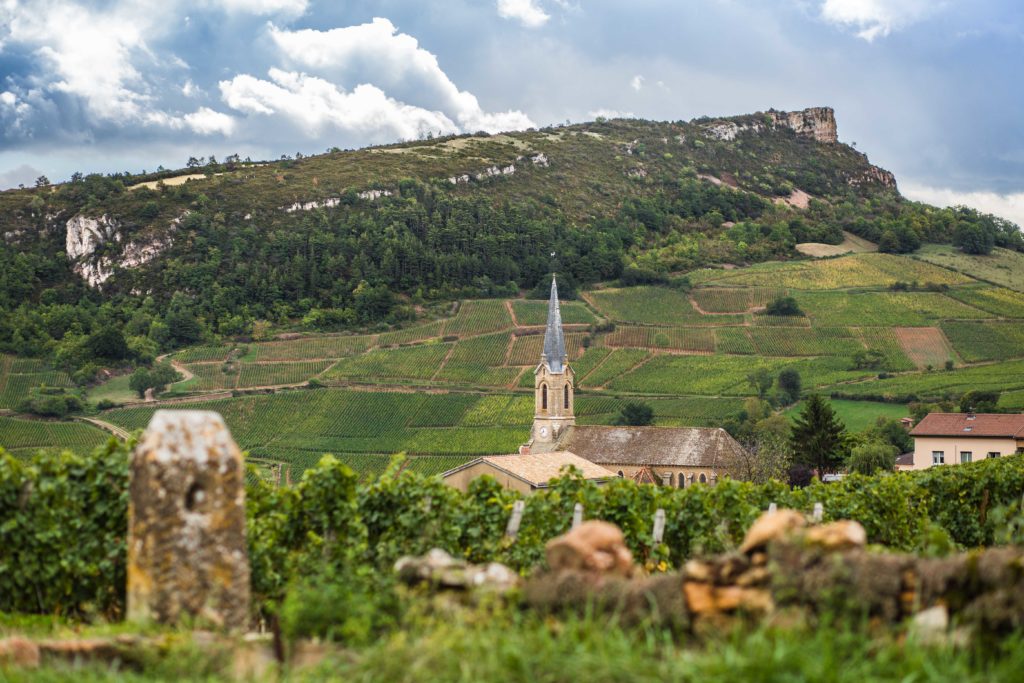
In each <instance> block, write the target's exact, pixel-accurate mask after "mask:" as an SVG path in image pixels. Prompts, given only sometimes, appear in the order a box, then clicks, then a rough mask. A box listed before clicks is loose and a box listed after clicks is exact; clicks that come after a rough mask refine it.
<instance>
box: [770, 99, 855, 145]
mask: <svg viewBox="0 0 1024 683" xmlns="http://www.w3.org/2000/svg"><path fill="white" fill-rule="evenodd" d="M768 116H769V117H770V118H771V120H772V121H773V122H774V124H775V125H776V126H783V127H786V128H792V129H793V131H794V132H796V134H797V135H802V136H805V137H809V138H813V139H815V140H817V141H818V142H830V143H834V142H839V135H838V134H837V132H836V113H835V111H834V110H833V109H832V107H808V108H807V109H804V110H802V111H775V110H771V109H770V110H768Z"/></svg>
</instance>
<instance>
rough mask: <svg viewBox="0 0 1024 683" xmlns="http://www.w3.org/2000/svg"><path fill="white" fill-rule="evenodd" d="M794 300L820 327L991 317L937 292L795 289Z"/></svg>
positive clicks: (889, 324)
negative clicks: (796, 291) (797, 290)
mask: <svg viewBox="0 0 1024 683" xmlns="http://www.w3.org/2000/svg"><path fill="white" fill-rule="evenodd" d="M796 300H797V302H798V303H799V305H800V308H801V309H803V311H804V312H805V313H807V315H808V316H809V317H810V318H811V320H812V322H813V324H814V325H815V326H819V327H833V326H841V325H858V326H862V327H892V326H897V325H900V326H905V327H911V326H928V325H931V324H933V323H935V322H936V321H938V320H948V319H951V318H967V319H975V318H991V317H993V316H992V314H991V313H987V312H985V311H982V310H980V309H977V308H974V307H973V306H968V305H966V304H964V303H961V302H959V301H957V300H955V299H952V298H950V297H948V296H946V295H944V294H940V293H938V292H856V293H852V292H798V293H797V294H796Z"/></svg>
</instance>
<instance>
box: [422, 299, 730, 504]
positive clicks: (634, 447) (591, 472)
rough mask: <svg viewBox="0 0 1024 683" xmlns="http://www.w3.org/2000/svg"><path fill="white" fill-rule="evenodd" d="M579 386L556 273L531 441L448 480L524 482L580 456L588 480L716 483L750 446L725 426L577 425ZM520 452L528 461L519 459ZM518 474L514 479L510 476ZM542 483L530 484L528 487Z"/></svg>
mask: <svg viewBox="0 0 1024 683" xmlns="http://www.w3.org/2000/svg"><path fill="white" fill-rule="evenodd" d="M575 393H576V375H575V373H574V372H573V369H572V367H571V366H570V365H569V359H568V355H567V353H566V350H565V333H564V331H563V329H562V313H561V308H560V305H559V302H558V284H557V282H556V281H555V280H554V279H552V281H551V297H550V299H549V301H548V318H547V328H546V329H545V331H544V347H543V351H542V353H541V359H540V363H538V365H537V368H536V370H535V371H534V418H533V429H532V431H531V435H530V440H529V441H528V442H527V443H526V444H524V445H523V446H522V447H521V448H520V452H519V455H512V456H496V457H486V458H478V459H477V460H474V461H472V462H470V463H466V464H465V465H462V466H461V467H458V468H455V469H453V470H450V471H448V472H445V473H444V474H443V475H442V476H443V478H444V480H445V481H446V482H447V483H449V484H451V485H453V486H458V487H459V488H465V486H467V485H468V482H469V480H471V479H472V478H473V477H476V476H479V475H480V474H484V473H487V474H491V475H492V476H496V475H495V472H502V474H501V476H503V477H506V479H504V480H503V481H507V482H508V483H507V484H506V485H507V486H508V487H509V488H517V487H520V486H523V485H525V482H526V481H527V480H530V481H534V482H535V481H536V477H537V476H540V473H541V469H542V468H541V466H540V465H539V463H545V467H548V468H553V469H554V472H555V475H557V473H558V471H559V469H560V468H561V467H563V466H564V465H567V464H574V465H576V466H578V464H579V463H580V462H583V463H587V464H588V465H589V467H587V468H583V467H579V469H580V470H581V471H582V472H583V473H584V477H586V478H588V479H594V480H600V479H601V478H602V477H603V476H605V475H604V474H602V472H606V473H607V476H609V477H623V478H626V477H628V478H631V479H633V480H635V481H637V482H641V483H649V484H661V485H663V486H678V487H680V488H682V487H684V486H690V485H693V484H714V483H716V482H717V481H718V479H719V477H722V476H724V475H726V474H730V475H732V476H734V477H735V476H736V475H737V467H736V466H737V464H738V462H739V461H740V459H741V457H742V454H743V447H742V446H740V444H739V443H737V442H736V440H735V439H733V438H732V436H730V435H729V434H728V432H726V431H725V430H724V429H720V428H698V427H626V426H621V427H620V426H596V425H594V426H591V425H587V426H583V425H577V424H576V414H575ZM517 458H518V459H522V462H523V463H524V464H523V465H521V466H514V465H513V464H512V463H514V462H515V461H516V459H517ZM499 468H502V469H499ZM595 468H596V469H595ZM526 470H529V472H527V471H526ZM513 472H515V473H516V474H515V475H514V474H513ZM517 476H518V479H516V480H515V483H513V479H508V478H507V477H513V478H514V477H517ZM552 476H554V475H552ZM531 477H533V479H531ZM499 480H502V479H499ZM544 481H546V480H544ZM536 488H538V487H536V486H533V485H532V484H531V488H530V489H529V490H536ZM517 490H522V489H518V488H517Z"/></svg>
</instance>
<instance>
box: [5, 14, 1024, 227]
mask: <svg viewBox="0 0 1024 683" xmlns="http://www.w3.org/2000/svg"><path fill="white" fill-rule="evenodd" d="M1022 66H1024V2H1022V1H1021V0H629V2H624V1H622V0H617V1H616V0H434V1H433V2H425V1H424V0H415V1H414V0H408V1H407V0H378V1H377V2H369V1H360V0H344V1H339V0H0V188H8V187H14V186H17V185H18V184H19V183H25V184H26V185H30V184H32V183H33V182H34V180H35V178H36V177H38V176H39V175H43V174H45V175H46V176H47V177H49V178H50V179H51V180H52V181H54V182H57V181H61V180H65V179H67V178H68V177H70V175H71V173H73V172H75V171H81V172H85V173H89V172H104V173H107V172H113V171H132V172H138V171H141V170H143V169H146V170H154V169H156V168H157V167H158V166H160V165H162V166H165V167H167V168H179V167H182V166H184V164H185V161H186V160H187V159H188V158H189V157H190V156H197V157H199V156H209V155H211V154H214V155H216V156H217V157H218V158H223V157H224V156H226V155H229V154H233V153H237V154H240V155H241V156H242V157H243V158H244V157H246V156H249V157H252V158H253V159H274V158H279V157H280V156H281V155H282V154H288V155H294V154H295V153H296V152H301V153H303V154H315V153H319V152H323V151H325V150H327V149H329V148H331V147H341V148H356V147H361V146H364V145H367V144H375V143H383V142H394V141H398V140H406V139H416V138H418V137H421V136H424V135H426V134H427V133H435V134H438V133H441V134H443V133H458V132H473V131H478V130H486V131H490V132H496V131H500V130H511V129H522V128H528V127H532V126H544V125H550V124H557V123H563V122H566V121H572V122H579V121H586V120H591V119H593V118H595V117H597V116H599V115H603V116H636V117H641V118H648V119H656V120H680V119H684V120H688V119H691V118H694V117H697V116H703V115H709V116H726V115H731V114H742V113H750V112H754V111H763V110H766V109H768V108H773V107H774V108H775V109H782V110H792V109H802V108H804V107H809V106H831V107H834V108H835V110H836V118H837V121H838V127H839V137H840V140H842V141H844V142H847V143H851V144H852V143H855V144H856V147H857V149H859V150H861V151H862V152H865V153H866V154H867V155H868V156H869V158H870V159H871V161H872V162H873V163H875V164H878V165H880V166H882V167H884V168H887V169H889V170H891V171H893V172H894V173H895V174H896V177H897V180H898V182H899V186H900V190H901V191H902V192H903V193H904V194H905V195H907V196H909V197H911V198H913V199H920V200H922V201H928V202H931V203H935V204H939V205H952V204H959V203H963V204H967V205H969V206H974V207H976V208H979V209H981V210H985V211H990V212H992V213H996V214H998V215H1001V216H1003V217H1005V218H1009V219H1011V220H1014V221H1015V222H1017V223H1018V224H1021V225H1024V125H1022V117H1021V112H1022V111H1024V87H1022V85H1024V82H1022V81H1024V79H1022V76H1021V72H1022Z"/></svg>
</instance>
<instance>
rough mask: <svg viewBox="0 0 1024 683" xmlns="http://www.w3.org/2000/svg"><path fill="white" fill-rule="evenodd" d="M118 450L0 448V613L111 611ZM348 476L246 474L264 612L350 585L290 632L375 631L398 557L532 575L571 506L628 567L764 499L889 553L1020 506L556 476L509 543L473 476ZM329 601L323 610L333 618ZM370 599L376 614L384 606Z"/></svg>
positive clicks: (868, 488)
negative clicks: (458, 479) (615, 530)
mask: <svg viewBox="0 0 1024 683" xmlns="http://www.w3.org/2000/svg"><path fill="white" fill-rule="evenodd" d="M129 447H130V446H125V445H120V444H116V443H112V444H110V445H108V446H106V447H104V448H101V449H97V451H95V452H94V453H93V454H92V455H89V456H75V455H72V454H70V453H64V454H54V453H43V454H39V455H37V456H34V457H33V458H31V459H30V460H27V461H21V460H16V459H14V458H13V457H11V456H9V455H6V454H3V453H2V452H0V548H3V549H4V553H3V554H0V611H12V610H13V611H19V612H30V613H42V614H61V613H62V614H82V613H85V612H88V611H89V610H90V609H93V610H97V611H99V612H102V613H104V614H108V615H116V614H119V613H120V612H121V611H122V610H123V604H124V603H123V600H124V585H125V559H126V558H125V542H124V532H125V528H126V525H127V505H128V498H127V496H128V494H127V485H128V471H127V457H128V452H129V451H128V449H129ZM805 474H806V473H805ZM808 480H809V476H808ZM357 481H358V478H357V476H356V475H355V473H354V472H353V471H352V470H351V469H350V468H349V467H347V466H346V465H343V464H341V463H340V462H338V461H337V460H336V459H335V458H333V457H332V456H324V458H323V459H322V460H321V461H320V463H319V464H318V465H317V466H316V467H314V468H311V469H309V470H307V471H306V473H305V474H304V476H303V479H302V481H301V482H300V483H298V484H296V485H294V486H291V487H275V486H273V485H271V484H269V483H267V482H266V481H264V480H263V479H260V478H259V477H251V478H249V483H248V485H247V487H246V497H247V505H246V513H247V534H248V544H249V558H250V564H251V567H252V591H253V598H254V603H255V606H256V608H257V609H258V610H259V611H261V612H264V613H266V612H267V611H269V610H272V609H273V610H276V609H278V608H279V606H280V605H281V601H282V600H283V599H284V596H285V594H286V593H287V589H288V587H289V586H296V590H297V591H298V595H300V596H303V595H304V596H309V595H314V594H316V592H317V591H318V590H320V589H321V588H323V587H324V586H326V585H327V583H329V582H331V581H333V580H334V579H339V578H343V579H344V580H345V581H349V582H351V585H349V586H345V587H338V588H336V589H332V591H333V592H327V593H325V597H324V600H323V601H322V604H308V605H306V604H301V601H300V602H295V601H293V602H291V603H289V604H288V605H286V609H285V611H284V613H283V614H282V618H283V621H284V624H285V626H286V628H287V629H292V630H293V631H294V632H295V633H299V634H301V633H309V634H318V635H326V636H330V637H334V638H339V639H343V640H350V639H351V640H355V641H358V640H360V639H362V638H366V637H372V636H373V634H374V633H375V631H376V629H378V628H380V627H381V625H382V623H381V622H380V621H375V620H374V619H376V617H373V618H370V617H368V616H367V614H366V613H364V612H362V611H361V610H360V608H358V606H357V603H358V602H359V601H361V600H377V599H378V597H377V596H376V593H377V592H381V593H383V592H384V589H383V588H381V589H380V590H379V591H378V588H377V587H381V586H386V584H387V581H388V580H389V578H388V577H390V573H391V571H392V566H393V564H394V562H395V560H397V559H398V558H399V557H400V556H402V555H406V554H419V553H424V552H426V551H427V550H429V549H431V548H435V547H438V548H442V549H444V550H446V551H448V552H449V553H451V554H452V555H454V556H456V557H465V558H467V559H468V560H470V561H472V562H488V561H492V560H494V561H499V562H504V563H506V564H508V565H510V566H512V567H513V568H515V569H518V570H522V571H526V570H528V569H530V568H532V567H535V566H536V565H538V564H539V563H541V562H543V559H544V544H545V543H546V542H547V541H548V540H550V539H551V538H553V537H554V536H556V535H558V534H560V533H563V532H564V531H566V530H567V529H568V528H569V525H570V522H571V519H572V511H573V507H574V506H575V504H576V503H581V504H582V505H583V507H584V516H585V517H586V518H588V519H595V518H596V519H605V520H608V521H610V522H614V523H615V524H617V525H619V526H620V527H621V528H622V530H623V532H624V533H625V535H626V540H627V543H628V544H629V546H630V549H631V550H632V551H633V553H634V555H635V556H636V557H637V558H638V560H639V561H641V562H652V563H653V564H657V563H659V562H662V561H664V562H666V563H667V564H668V565H669V566H681V565H682V563H683V562H685V561H686V560H687V559H688V558H689V557H691V556H693V555H694V554H695V553H702V552H703V553H713V552H719V551H723V550H727V549H731V548H734V547H735V546H736V545H737V544H738V543H739V542H740V540H741V539H742V538H743V535H744V533H745V531H746V529H747V528H748V527H749V526H750V524H751V523H752V522H753V520H754V519H756V518H757V516H758V515H759V514H761V512H762V511H763V510H765V509H766V508H767V507H768V506H769V504H771V503H776V504H777V505H778V506H779V507H790V508H793V509H797V510H803V511H805V512H808V513H809V512H810V511H811V509H812V508H813V507H814V504H815V503H816V502H820V503H822V505H823V506H824V512H825V519H826V520H833V519H855V520H857V521H859V522H860V523H861V524H863V525H864V528H865V529H866V530H867V533H868V539H869V541H870V542H871V543H879V544H883V545H887V546H889V547H892V548H895V549H900V550H912V549H915V548H918V547H922V546H923V545H926V544H928V543H931V541H929V540H928V539H930V538H937V537H938V535H943V536H944V537H948V538H949V539H950V540H951V541H952V543H955V544H956V545H958V546H963V547H977V546H982V545H988V544H992V543H993V542H994V541H995V540H997V536H996V534H997V532H999V533H1000V534H1002V536H1000V537H999V538H1003V537H1005V536H1006V534H1005V533H1003V532H1002V531H1001V530H1002V529H1003V527H1004V526H1005V525H1006V521H1005V518H1006V516H1007V515H1002V516H1000V515H995V514H988V513H991V512H992V511H993V510H996V509H998V508H999V506H1016V505H1018V504H1019V503H1018V502H1019V500H1020V496H1021V493H1022V491H1024V456H1022V455H1013V456H1008V457H1005V458H998V459H991V460H983V461H980V462H976V463H971V464H966V465H957V466H955V467H937V468H933V469H930V470H924V471H920V472H907V473H896V474H882V475H875V476H863V475H860V474H856V473H855V474H851V475H849V476H848V477H846V478H845V479H844V480H843V481H840V482H837V483H830V484H822V483H820V482H810V483H809V485H808V486H806V488H797V489H790V488H789V487H788V486H786V485H785V484H783V483H780V482H776V481H771V482H768V483H766V484H760V485H758V484H753V483H750V482H737V481H732V480H730V479H728V478H724V479H722V480H721V481H719V482H718V484H717V485H716V486H703V485H697V486H691V487H687V488H685V489H678V488H670V487H661V486H647V485H639V484H636V483H634V482H633V481H631V480H628V479H615V480H613V481H612V482H610V483H609V484H607V485H606V486H603V487H598V486H597V485H595V484H593V483H592V482H587V481H584V480H583V479H582V478H581V477H580V476H578V474H576V473H572V472H569V473H566V474H564V475H563V476H562V477H560V478H559V479H556V480H554V481H552V482H551V483H550V485H549V487H548V488H547V489H544V490H542V491H539V492H537V493H536V494H534V495H532V496H530V497H528V498H526V508H525V511H524V515H523V521H522V525H521V527H520V530H519V535H518V537H517V539H516V541H515V542H514V543H512V542H510V541H509V540H508V539H506V538H505V537H504V530H505V524H506V523H507V521H508V517H509V514H510V513H511V509H512V505H513V503H514V501H515V500H517V499H518V498H520V497H521V496H520V495H519V494H517V493H514V492H511V491H508V490H505V489H503V488H502V487H501V486H500V485H499V484H498V482H496V481H495V480H493V479H491V478H489V477H482V478H480V479H477V480H475V481H473V482H472V483H471V484H470V487H469V491H468V492H467V493H465V494H463V493H459V492H458V491H457V490H456V489H454V488H452V487H450V486H448V485H447V484H445V483H443V482H442V481H441V480H440V479H439V478H438V477H426V476H423V475H420V474H417V473H415V472H411V471H408V470H405V471H403V470H402V461H401V458H398V459H396V460H395V461H394V462H393V463H392V465H391V466H390V467H389V468H388V469H387V471H386V472H385V473H384V475H382V476H381V477H380V479H378V480H377V481H375V482H372V483H370V484H366V485H358V483H357ZM800 483H803V482H800ZM658 508H662V509H664V510H665V512H666V520H667V522H666V526H665V537H664V543H662V544H660V545H658V546H655V545H654V544H653V543H652V542H651V528H652V525H653V518H654V512H655V510H657V509H658ZM937 534H938V535H937ZM652 566H653V565H652ZM374 574H376V576H374ZM378 581H380V582H381V583H377V582H378ZM306 602H313V601H310V600H307V601H306ZM328 603H329V604H331V605H334V606H335V607H336V610H335V613H334V615H333V616H332V615H331V610H330V609H328ZM382 604H383V605H385V607H382V608H381V609H382V610H383V612H384V617H385V618H386V617H387V614H388V613H389V612H388V610H389V609H390V607H387V605H389V604H390V603H387V602H386V601H385V602H384V603H382ZM350 608H351V609H350ZM348 612H351V620H349V619H348V617H347V616H346V614H347V613H348Z"/></svg>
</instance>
